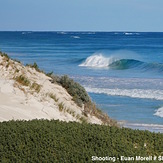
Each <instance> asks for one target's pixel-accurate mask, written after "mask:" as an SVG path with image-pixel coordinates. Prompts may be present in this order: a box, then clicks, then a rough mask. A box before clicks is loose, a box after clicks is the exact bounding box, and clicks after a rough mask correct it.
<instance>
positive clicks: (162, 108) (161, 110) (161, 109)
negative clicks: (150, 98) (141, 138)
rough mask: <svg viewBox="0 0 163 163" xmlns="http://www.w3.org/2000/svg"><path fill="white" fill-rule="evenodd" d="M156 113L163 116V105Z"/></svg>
mask: <svg viewBox="0 0 163 163" xmlns="http://www.w3.org/2000/svg"><path fill="white" fill-rule="evenodd" d="M154 115H156V116H159V117H163V107H161V108H159V109H158V110H157V111H156V113H155V114H154Z"/></svg>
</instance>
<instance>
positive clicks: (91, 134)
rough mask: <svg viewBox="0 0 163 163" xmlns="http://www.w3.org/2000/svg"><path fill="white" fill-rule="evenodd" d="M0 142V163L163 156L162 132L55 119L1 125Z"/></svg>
mask: <svg viewBox="0 0 163 163" xmlns="http://www.w3.org/2000/svg"><path fill="white" fill-rule="evenodd" d="M84 121H85V120H83V122H84ZM0 141H1V143H0V162H81V163H82V162H92V156H98V157H100V156H101V157H104V156H111V157H116V158H120V156H126V157H129V156H133V157H136V156H142V157H147V156H154V155H155V156H161V155H162V154H163V153H162V149H163V134H161V133H151V132H149V131H139V130H132V129H127V128H122V129H120V128H117V127H109V126H103V125H95V124H86V123H82V124H80V123H76V122H69V123H66V122H60V121H55V120H51V121H48V120H32V121H9V122H1V123H0ZM145 144H146V146H145ZM95 162H96V161H95ZM99 162H100V161H99ZM101 162H103V161H101ZM108 162H113V161H108ZM115 162H122V161H121V160H120V159H119V160H116V161H115ZM124 162H128V161H124ZM129 162H130V161H129ZM131 162H134V161H131ZM137 162H141V161H137ZM144 162H149V161H142V163H144ZM151 162H154V161H151ZM155 162H159V161H157V160H156V161H155ZM160 163H161V161H160Z"/></svg>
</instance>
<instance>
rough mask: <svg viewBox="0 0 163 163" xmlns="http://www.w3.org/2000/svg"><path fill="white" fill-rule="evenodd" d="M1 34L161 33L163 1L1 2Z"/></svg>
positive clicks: (51, 0)
mask: <svg viewBox="0 0 163 163" xmlns="http://www.w3.org/2000/svg"><path fill="white" fill-rule="evenodd" d="M0 6H1V8H0V31H140V32H141V31H144V32H149V31H151V32H163V0H24V1H23V0H0Z"/></svg>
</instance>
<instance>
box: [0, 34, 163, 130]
mask: <svg viewBox="0 0 163 163" xmlns="http://www.w3.org/2000/svg"><path fill="white" fill-rule="evenodd" d="M13 40H14V41H13ZM162 43H163V33H160V32H158V33H153V32H131V31H125V32H116V31H115V32H91V31H90V32H67V31H57V32H38V31H36V32H33V31H21V32H0V49H1V51H3V52H6V53H8V54H9V56H10V57H12V58H14V59H18V60H20V61H21V62H22V63H23V64H27V63H28V64H29V63H34V62H37V64H38V65H39V67H40V68H41V69H43V70H44V71H45V72H52V71H53V72H54V74H56V75H64V74H67V75H69V76H70V77H71V78H73V79H74V80H75V81H77V82H79V83H80V84H81V85H83V86H84V87H85V89H86V90H87V92H88V93H89V95H90V97H91V99H92V100H93V101H94V102H95V103H96V105H97V106H98V107H99V108H101V109H102V110H103V111H104V112H106V113H107V114H108V115H109V116H110V117H111V118H114V119H116V120H117V121H119V122H123V125H124V126H127V127H131V128H139V129H148V130H151V131H157V132H163V45H162Z"/></svg>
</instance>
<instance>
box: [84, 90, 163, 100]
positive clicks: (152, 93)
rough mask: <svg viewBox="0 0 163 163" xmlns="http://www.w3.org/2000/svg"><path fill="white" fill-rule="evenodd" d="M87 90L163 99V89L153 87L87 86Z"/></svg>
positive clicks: (113, 94)
mask: <svg viewBox="0 0 163 163" xmlns="http://www.w3.org/2000/svg"><path fill="white" fill-rule="evenodd" d="M85 89H86V91H87V92H90V93H98V94H107V95H112V96H127V97H132V98H145V99H155V100H163V90H153V89H148V90H145V89H118V88H116V89H107V88H90V87H85Z"/></svg>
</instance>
